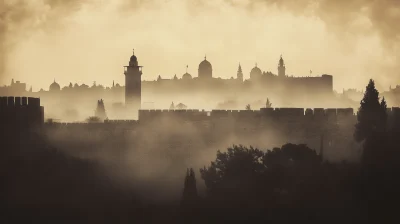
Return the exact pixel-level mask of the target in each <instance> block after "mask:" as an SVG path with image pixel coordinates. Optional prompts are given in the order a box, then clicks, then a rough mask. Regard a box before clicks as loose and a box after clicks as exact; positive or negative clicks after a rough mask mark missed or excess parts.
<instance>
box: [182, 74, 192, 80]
mask: <svg viewBox="0 0 400 224" xmlns="http://www.w3.org/2000/svg"><path fill="white" fill-rule="evenodd" d="M182 79H192V75H190V74H189V73H187V72H186V73H185V74H183V75H182Z"/></svg>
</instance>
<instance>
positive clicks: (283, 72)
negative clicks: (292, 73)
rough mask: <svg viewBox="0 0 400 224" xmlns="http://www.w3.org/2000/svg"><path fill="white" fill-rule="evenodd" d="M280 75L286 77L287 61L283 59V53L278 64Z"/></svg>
mask: <svg viewBox="0 0 400 224" xmlns="http://www.w3.org/2000/svg"><path fill="white" fill-rule="evenodd" d="M278 76H279V77H282V78H283V77H286V66H285V62H284V61H283V58H282V55H281V58H280V59H279V64H278Z"/></svg>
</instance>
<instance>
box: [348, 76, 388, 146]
mask: <svg viewBox="0 0 400 224" xmlns="http://www.w3.org/2000/svg"><path fill="white" fill-rule="evenodd" d="M386 107H387V106H386V101H385V100H384V99H382V101H381V102H379V92H378V90H376V88H375V82H374V81H373V80H372V79H371V80H370V81H369V83H368V86H367V87H366V91H365V93H364V98H363V99H362V100H361V103H360V108H359V109H358V113H357V120H358V122H357V124H356V130H355V133H354V138H355V140H356V141H358V142H361V141H363V140H365V139H367V138H370V137H372V136H373V135H374V134H376V133H379V132H382V131H384V130H385V127H386V120H387V115H386V113H387V112H386Z"/></svg>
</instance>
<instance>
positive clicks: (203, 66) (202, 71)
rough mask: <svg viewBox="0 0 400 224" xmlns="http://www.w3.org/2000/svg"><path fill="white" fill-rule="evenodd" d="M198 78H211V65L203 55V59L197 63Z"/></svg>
mask: <svg viewBox="0 0 400 224" xmlns="http://www.w3.org/2000/svg"><path fill="white" fill-rule="evenodd" d="M198 72H199V74H198V76H199V78H212V66H211V63H210V62H209V61H207V58H206V57H204V61H202V62H200V64H199V71H198Z"/></svg>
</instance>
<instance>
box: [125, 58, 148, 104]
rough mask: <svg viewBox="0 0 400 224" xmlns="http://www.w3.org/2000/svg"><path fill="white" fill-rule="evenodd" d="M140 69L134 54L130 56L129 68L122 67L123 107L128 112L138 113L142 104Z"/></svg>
mask: <svg viewBox="0 0 400 224" xmlns="http://www.w3.org/2000/svg"><path fill="white" fill-rule="evenodd" d="M142 67H143V66H139V65H138V61H137V58H136V56H135V52H133V55H132V56H131V59H130V61H129V66H124V68H125V69H124V74H125V106H126V108H127V109H128V110H129V111H133V110H134V111H136V112H138V110H140V107H141V104H142Z"/></svg>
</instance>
